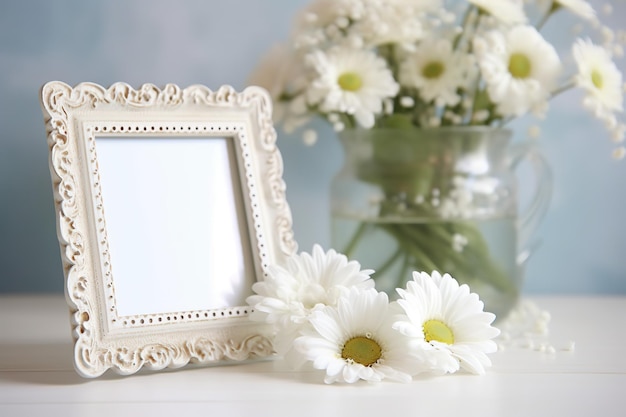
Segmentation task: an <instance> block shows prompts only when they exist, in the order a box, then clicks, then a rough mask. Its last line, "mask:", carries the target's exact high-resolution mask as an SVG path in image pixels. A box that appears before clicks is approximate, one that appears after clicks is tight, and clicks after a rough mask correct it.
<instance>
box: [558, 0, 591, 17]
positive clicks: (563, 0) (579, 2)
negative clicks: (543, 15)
mask: <svg viewBox="0 0 626 417" xmlns="http://www.w3.org/2000/svg"><path fill="white" fill-rule="evenodd" d="M559 7H563V8H565V9H568V10H570V11H571V12H572V13H575V14H577V15H578V16H580V17H582V18H585V19H589V20H590V19H593V18H594V17H595V16H596V12H595V11H594V10H593V7H591V5H590V4H589V3H588V2H587V1H586V0H554V3H552V8H553V9H554V8H559Z"/></svg>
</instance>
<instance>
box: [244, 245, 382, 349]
mask: <svg viewBox="0 0 626 417" xmlns="http://www.w3.org/2000/svg"><path fill="white" fill-rule="evenodd" d="M373 272H374V271H372V270H369V269H367V270H361V265H360V264H359V263H358V262H357V261H348V259H347V258H346V256H345V255H342V254H338V253H337V252H336V251H334V250H332V249H331V250H329V251H328V252H326V253H324V251H323V249H322V248H321V247H320V246H319V245H315V246H314V247H313V252H312V254H308V253H306V252H302V253H301V254H299V255H293V256H292V257H290V258H289V259H287V262H286V265H285V266H284V267H283V266H279V265H272V266H270V267H269V268H268V273H267V276H266V278H265V280H264V281H262V282H256V283H254V284H253V285H252V290H253V291H254V292H255V293H256V295H251V296H250V297H248V298H247V300H246V301H247V302H248V304H250V305H251V306H252V307H254V311H253V312H252V313H251V314H250V318H251V319H252V320H255V321H263V322H266V323H271V324H275V325H276V326H277V328H278V330H279V331H278V336H277V339H276V340H275V348H276V351H277V352H278V353H279V354H286V353H287V352H288V351H289V350H290V347H291V342H292V341H293V339H294V338H295V337H296V336H297V334H298V331H299V329H300V327H302V325H303V324H305V323H306V321H307V319H308V316H309V315H310V314H311V312H312V311H313V310H315V309H316V308H320V307H321V306H322V305H335V304H336V303H337V300H338V298H339V295H340V294H341V293H342V291H345V290H346V289H347V288H349V287H353V286H354V287H359V288H372V287H373V286H374V281H373V280H372V279H370V275H371V274H372V273H373Z"/></svg>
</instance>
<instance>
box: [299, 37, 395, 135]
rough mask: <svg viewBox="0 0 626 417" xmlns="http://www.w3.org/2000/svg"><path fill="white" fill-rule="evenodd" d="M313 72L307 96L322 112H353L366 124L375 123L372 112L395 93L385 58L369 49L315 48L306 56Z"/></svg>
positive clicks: (370, 125)
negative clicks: (324, 50)
mask: <svg viewBox="0 0 626 417" xmlns="http://www.w3.org/2000/svg"><path fill="white" fill-rule="evenodd" d="M308 58H309V59H308V63H309V64H310V65H311V66H312V67H313V68H314V70H315V72H316V77H315V79H314V80H313V81H312V82H311V83H310V85H309V88H308V91H307V97H308V103H309V104H310V105H314V106H318V108H319V110H320V111H321V112H322V113H331V112H341V113H347V114H350V115H353V116H354V118H355V119H356V121H357V122H358V123H359V124H360V125H361V126H362V127H365V128H371V127H373V126H374V116H375V115H376V114H380V113H381V112H382V110H383V100H385V99H387V98H392V97H394V96H395V95H396V94H397V93H398V90H399V86H398V84H397V83H396V82H395V81H394V79H393V76H392V74H391V71H390V70H389V68H387V64H386V63H385V60H384V59H382V58H381V57H379V56H378V55H376V54H375V53H374V52H371V51H364V50H360V49H351V48H341V47H336V48H332V49H331V50H330V51H328V53H324V52H322V51H320V50H316V51H315V52H313V53H311V54H310V55H309V57H308Z"/></svg>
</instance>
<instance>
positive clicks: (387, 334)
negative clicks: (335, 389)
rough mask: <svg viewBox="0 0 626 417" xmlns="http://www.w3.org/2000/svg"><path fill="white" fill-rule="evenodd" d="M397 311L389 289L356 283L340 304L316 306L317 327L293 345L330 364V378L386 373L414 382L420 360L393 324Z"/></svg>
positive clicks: (376, 377)
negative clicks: (385, 291)
mask: <svg viewBox="0 0 626 417" xmlns="http://www.w3.org/2000/svg"><path fill="white" fill-rule="evenodd" d="M398 312H399V308H398V307H397V304H395V303H392V304H389V299H388V297H387V294H385V293H383V292H380V293H379V292H377V291H376V290H375V289H369V290H363V289H358V288H352V289H351V290H350V291H349V292H347V293H346V294H345V295H344V296H342V297H341V298H340V299H339V301H338V302H337V306H336V307H331V306H326V307H324V308H322V309H319V310H317V311H315V312H313V313H312V314H311V318H310V323H311V324H312V328H310V329H307V330H305V331H303V335H302V336H301V337H299V338H297V339H296V340H295V342H294V345H295V348H296V349H297V350H298V351H299V352H300V353H301V354H302V355H304V357H305V358H306V359H307V360H309V361H311V362H312V363H313V367H314V368H316V369H323V370H326V377H325V378H324V382H326V383H327V384H331V383H333V382H348V383H353V382H356V381H358V380H361V379H363V380H366V381H372V382H377V381H381V380H382V379H384V378H388V379H392V380H396V381H402V382H409V381H410V380H411V374H413V373H415V372H416V369H417V365H418V362H417V361H416V358H415V357H414V356H413V355H411V353H410V352H411V349H410V345H409V339H408V338H407V337H405V336H403V335H402V334H400V333H399V332H397V331H396V330H394V329H392V327H391V325H392V323H393V321H394V320H395V317H396V314H397V313H398Z"/></svg>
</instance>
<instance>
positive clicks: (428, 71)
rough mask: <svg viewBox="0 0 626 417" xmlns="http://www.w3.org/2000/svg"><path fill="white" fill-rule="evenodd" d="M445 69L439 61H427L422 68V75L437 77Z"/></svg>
mask: <svg viewBox="0 0 626 417" xmlns="http://www.w3.org/2000/svg"><path fill="white" fill-rule="evenodd" d="M445 70H446V67H445V66H444V65H443V64H442V63H441V62H439V61H432V62H429V63H428V64H426V65H425V66H424V68H422V75H423V76H424V77H425V78H430V79H433V78H439V77H441V74H443V72H444V71H445Z"/></svg>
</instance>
